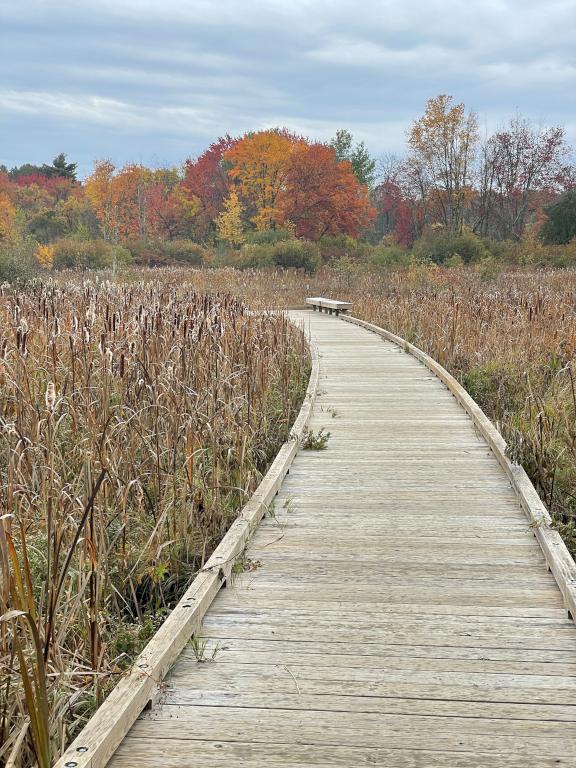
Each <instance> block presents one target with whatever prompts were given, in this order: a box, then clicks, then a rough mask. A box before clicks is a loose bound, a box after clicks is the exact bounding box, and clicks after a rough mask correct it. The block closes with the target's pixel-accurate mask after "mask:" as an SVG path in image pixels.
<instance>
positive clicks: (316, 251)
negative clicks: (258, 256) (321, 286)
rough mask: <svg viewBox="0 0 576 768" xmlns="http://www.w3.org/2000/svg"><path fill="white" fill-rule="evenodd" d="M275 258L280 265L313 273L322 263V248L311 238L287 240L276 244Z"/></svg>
mask: <svg viewBox="0 0 576 768" xmlns="http://www.w3.org/2000/svg"><path fill="white" fill-rule="evenodd" d="M273 259H274V264H276V266H278V267H294V268H297V269H305V270H306V272H310V273H312V272H315V271H316V269H317V268H318V265H319V264H320V248H319V247H318V245H316V243H311V242H310V241H309V240H296V239H293V240H285V241H282V242H279V243H276V245H275V246H274V250H273Z"/></svg>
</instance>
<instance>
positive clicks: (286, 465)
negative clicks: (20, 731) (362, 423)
mask: <svg viewBox="0 0 576 768" xmlns="http://www.w3.org/2000/svg"><path fill="white" fill-rule="evenodd" d="M309 349H310V358H311V371H310V379H309V381H308V387H307V389H306V393H305V395H304V400H303V402H302V406H301V408H300V411H299V413H298V416H297V418H296V420H295V421H294V424H293V425H292V429H291V431H290V439H289V441H288V442H286V443H284V445H283V446H282V447H281V448H280V450H279V451H278V454H277V455H276V458H275V459H274V461H273V462H272V464H271V466H270V468H269V470H268V472H267V473H266V474H265V476H264V477H263V479H262V481H261V483H260V485H259V486H258V488H257V489H256V490H255V491H254V493H253V494H252V496H251V497H250V500H249V501H248V503H247V504H246V505H245V506H244V507H243V509H242V511H241V512H240V514H239V515H238V517H237V518H236V520H235V521H234V523H233V524H232V525H231V526H230V528H229V530H228V532H227V533H226V535H225V536H224V538H223V539H222V541H221V542H220V544H219V545H218V547H217V548H216V549H215V550H214V553H213V554H212V556H211V557H210V559H209V560H208V561H207V562H206V564H205V565H204V567H203V568H202V569H201V570H200V571H199V573H198V574H197V575H196V577H195V578H194V580H193V581H192V583H191V584H190V586H189V587H188V589H187V590H186V592H185V593H184V595H183V597H182V598H181V599H180V601H179V602H178V603H177V605H176V606H175V607H174V609H173V610H172V612H171V613H170V615H169V616H168V618H167V619H166V621H165V622H164V624H162V626H161V627H160V629H159V630H158V632H157V633H156V634H155V635H154V637H153V638H152V639H151V640H150V642H149V643H148V645H147V646H146V647H145V648H144V650H143V651H142V653H141V654H140V655H139V656H138V657H137V659H136V661H135V662H134V665H133V667H132V668H131V670H130V672H129V673H128V674H127V675H126V677H124V678H122V680H121V681H120V682H119V683H118V684H117V685H116V687H115V688H114V689H113V690H112V692H111V693H110V695H109V696H108V698H107V699H106V701H105V702H104V703H103V704H102V706H101V707H100V708H99V709H98V710H97V711H96V712H95V713H94V715H93V716H92V718H91V719H90V720H89V721H88V723H87V724H86V726H85V727H84V728H83V729H82V731H81V732H80V734H79V735H78V736H77V738H76V739H75V740H74V741H73V742H72V744H70V746H69V747H68V749H66V751H65V752H64V754H63V755H62V756H61V757H60V758H59V759H58V760H57V761H56V762H55V763H54V766H53V768H102V766H105V765H106V764H107V763H108V761H109V760H110V758H111V757H112V755H113V754H114V752H115V751H116V748H117V747H118V745H119V744H120V742H121V741H122V739H123V738H124V737H125V736H126V734H127V733H128V731H129V730H130V728H131V727H132V725H133V723H134V722H135V720H136V718H137V717H138V715H139V714H140V713H141V712H142V711H143V710H144V709H145V708H146V707H147V706H150V705H151V704H153V703H154V701H155V700H156V699H157V697H158V695H159V694H160V693H161V691H162V684H163V680H164V678H165V676H166V675H167V673H168V672H169V671H170V668H171V667H172V665H173V664H174V662H175V661H176V659H177V658H178V656H179V655H180V653H181V652H182V650H183V649H184V647H185V645H186V643H187V642H188V641H189V640H190V638H191V637H192V635H193V634H194V633H195V632H197V631H198V630H199V629H200V625H201V623H202V619H203V618H204V615H205V613H206V611H207V610H208V608H209V607H210V605H211V604H212V602H213V600H214V598H215V597H216V595H217V594H218V592H219V591H220V588H221V587H222V585H223V584H224V583H225V582H226V580H227V579H228V578H230V575H231V573H232V568H233V566H234V563H235V562H236V560H237V558H238V557H239V556H240V555H241V554H242V552H243V551H244V548H245V546H246V544H247V542H248V540H249V539H250V537H251V535H252V533H253V532H254V530H255V529H256V527H257V526H258V523H259V522H260V520H261V519H262V518H263V517H264V515H265V514H266V512H267V511H268V509H269V507H270V505H271V503H272V501H273V499H274V497H275V495H276V492H277V491H278V489H279V488H280V485H281V484H282V481H283V479H284V477H285V476H286V474H287V472H288V470H289V469H290V465H291V464H292V461H293V459H294V457H295V456H296V453H297V452H298V447H299V445H300V441H301V439H302V437H303V435H304V430H305V428H306V425H307V423H308V421H309V419H310V416H311V414H312V408H313V406H314V402H315V400H316V394H317V390H318V379H319V359H318V352H317V349H316V347H315V345H314V344H312V343H310V344H309Z"/></svg>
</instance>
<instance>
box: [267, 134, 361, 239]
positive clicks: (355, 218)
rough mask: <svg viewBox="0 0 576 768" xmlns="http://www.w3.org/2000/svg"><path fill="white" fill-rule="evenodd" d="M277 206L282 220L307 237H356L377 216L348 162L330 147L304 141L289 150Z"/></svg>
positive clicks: (297, 232)
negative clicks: (337, 235) (341, 235)
mask: <svg viewBox="0 0 576 768" xmlns="http://www.w3.org/2000/svg"><path fill="white" fill-rule="evenodd" d="M279 208H280V210H281V213H282V219H283V221H291V222H292V223H293V224H294V226H295V227H296V234H297V235H298V236H299V237H307V238H309V239H310V240H318V239H319V238H320V237H322V235H336V234H345V235H350V236H351V237H357V236H358V234H359V233H360V231H361V230H362V229H363V228H365V227H367V226H369V225H370V223H371V222H372V221H373V219H374V217H375V215H376V210H375V209H374V208H373V206H372V205H371V203H370V199H369V196H368V189H367V187H366V186H365V185H364V184H360V183H359V182H358V179H357V178H356V175H355V174H354V171H353V169H352V166H351V164H350V163H349V162H348V161H338V160H337V158H336V153H335V151H334V149H333V148H332V147H329V146H326V145H325V144H306V143H304V142H300V143H299V144H297V145H296V146H295V147H294V149H293V151H292V153H291V156H290V163H289V166H288V168H287V171H286V177H285V186H284V189H283V190H282V193H281V199H280V203H279Z"/></svg>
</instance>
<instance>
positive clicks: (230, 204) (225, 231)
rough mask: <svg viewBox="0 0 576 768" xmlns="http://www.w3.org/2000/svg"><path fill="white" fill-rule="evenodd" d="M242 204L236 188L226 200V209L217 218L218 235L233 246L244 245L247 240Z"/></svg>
mask: <svg viewBox="0 0 576 768" xmlns="http://www.w3.org/2000/svg"><path fill="white" fill-rule="evenodd" d="M242 211H243V208H242V204H241V203H240V200H239V199H238V193H237V192H236V190H235V189H234V188H232V189H231V190H230V194H229V195H228V197H227V198H226V200H225V201H224V210H223V211H222V212H221V213H220V214H219V215H218V218H217V219H216V228H217V230H218V237H219V238H220V240H222V241H223V242H225V243H229V244H230V245H232V246H238V245H242V243H243V242H244V240H245V237H244V227H243V224H242Z"/></svg>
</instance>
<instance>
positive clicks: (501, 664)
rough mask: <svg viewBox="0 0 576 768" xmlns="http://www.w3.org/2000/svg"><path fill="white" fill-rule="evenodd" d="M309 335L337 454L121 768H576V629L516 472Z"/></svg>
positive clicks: (365, 343)
mask: <svg viewBox="0 0 576 768" xmlns="http://www.w3.org/2000/svg"><path fill="white" fill-rule="evenodd" d="M295 314H297V313H295ZM299 316H300V317H302V318H305V322H306V324H309V326H310V330H311V334H312V338H313V341H314V342H315V343H316V344H317V346H318V349H319V353H320V365H321V367H320V386H319V395H318V398H317V400H316V404H315V407H314V412H313V417H312V421H311V425H310V426H311V428H312V429H314V430H317V429H319V428H321V427H324V428H326V429H327V430H329V431H330V433H331V437H330V439H329V442H328V446H327V448H326V450H324V451H301V452H300V453H299V454H298V456H297V457H296V459H295V461H294V464H293V465H292V469H291V471H290V474H289V476H288V477H287V478H286V479H285V481H284V483H283V485H282V487H281V490H280V493H279V495H278V496H277V500H276V503H275V506H274V510H273V512H272V514H271V515H270V516H268V517H267V518H266V519H265V520H264V521H263V522H262V523H261V525H260V527H259V529H258V531H257V532H256V534H255V536H254V538H253V540H252V543H251V544H250V546H249V548H248V551H247V559H246V561H245V562H244V571H243V573H241V574H238V575H237V576H235V578H234V580H233V582H232V583H231V584H228V586H227V588H225V589H223V590H221V592H220V593H219V594H218V596H217V598H216V600H215V602H214V603H213V605H212V607H211V608H210V609H209V611H208V613H207V615H206V617H205V620H204V627H203V636H204V637H205V638H206V639H207V647H206V649H205V650H204V655H205V656H206V657H209V656H211V654H212V652H213V650H215V649H217V650H216V654H215V657H214V660H213V661H200V662H199V661H197V660H196V657H195V651H194V649H193V648H192V647H191V646H189V647H188V648H187V649H186V651H185V652H184V653H183V654H182V655H181V657H180V659H179V660H178V662H177V664H176V666H175V668H174V669H173V672H172V674H171V676H170V677H169V679H168V680H167V683H166V690H165V692H164V694H163V696H162V698H161V701H160V702H159V703H158V704H157V705H156V706H155V707H154V708H153V709H152V710H151V711H149V712H146V713H144V714H142V715H141V716H140V718H139V719H138V720H137V722H136V723H135V724H134V726H133V727H132V729H131V731H130V732H129V734H128V736H127V737H126V738H125V739H124V741H123V743H122V744H121V746H120V747H119V748H118V750H117V752H116V755H115V756H114V758H113V759H112V761H111V763H110V765H112V766H114V768H134V766H141V767H142V768H146V767H147V768H150V767H151V766H154V767H156V766H158V767H160V766H162V767H163V768H196V766H198V768H200V767H202V768H224V767H225V766H226V768H228V766H232V767H234V768H237V767H239V768H247V767H248V766H250V768H259V767H260V766H261V767H262V768H264V766H265V767H266V768H296V766H323V767H324V768H329V766H342V767H344V766H346V767H348V766H349V767H350V768H353V767H355V766H359V765H366V766H372V765H379V766H386V768H428V766H429V767H430V768H437V767H439V766H442V767H443V768H472V766H474V768H536V766H538V768H544V767H548V766H550V767H551V766H573V765H575V764H576V758H575V757H574V755H576V629H575V627H574V624H573V623H572V622H571V621H570V620H569V619H568V617H567V613H566V610H565V609H564V608H563V602H562V598H561V594H560V591H559V589H558V587H557V585H556V583H555V581H554V579H553V577H552V576H551V574H550V573H549V572H548V570H547V568H546V564H545V560H544V557H543V555H542V552H541V549H540V547H539V545H538V543H537V542H536V539H535V537H534V535H533V531H532V530H531V529H530V528H529V526H528V522H527V519H526V517H525V515H524V513H523V511H522V510H521V508H520V504H519V502H518V499H517V497H516V494H515V492H514V491H513V490H512V488H511V486H510V484H509V481H508V479H507V477H506V475H505V474H504V471H503V470H502V469H501V467H500V465H499V464H498V462H497V461H496V458H495V457H494V455H493V454H492V453H491V452H490V450H489V449H488V448H487V445H486V443H485V442H484V440H483V439H481V438H480V437H478V435H477V434H476V431H475V429H474V426H473V423H472V421H471V419H470V418H469V416H467V415H466V413H465V412H464V411H463V410H462V408H461V407H460V406H459V405H458V404H457V402H456V400H455V399H454V398H453V396H452V395H451V394H450V393H449V392H448V390H447V389H446V387H445V386H444V385H443V384H442V383H441V382H440V381H439V380H438V379H437V378H436V377H435V376H434V375H433V374H432V373H431V372H429V371H428V369H427V368H425V367H424V366H423V365H422V364H421V363H420V362H418V361H417V360H415V359H414V358H413V357H411V356H410V355H408V354H406V353H405V352H404V351H403V350H402V349H400V348H398V347H397V346H395V345H393V344H391V343H389V342H386V341H383V340H382V339H381V338H379V337H377V336H376V335H374V334H371V333H370V332H369V331H367V330H364V329H362V328H359V327H357V326H355V325H352V324H348V323H345V322H343V321H342V320H340V319H337V318H334V317H328V316H326V315H319V314H313V313H310V312H306V313H301V314H300V315H299ZM196 654H199V655H202V650H201V649H199V648H198V647H196Z"/></svg>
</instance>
